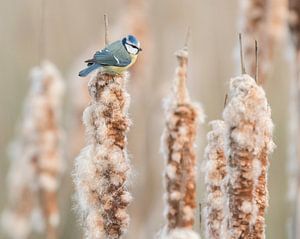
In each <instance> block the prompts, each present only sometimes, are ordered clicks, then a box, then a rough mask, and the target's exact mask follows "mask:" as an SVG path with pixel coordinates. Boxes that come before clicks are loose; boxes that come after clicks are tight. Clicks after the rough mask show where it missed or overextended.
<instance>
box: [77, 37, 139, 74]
mask: <svg viewBox="0 0 300 239" xmlns="http://www.w3.org/2000/svg"><path fill="white" fill-rule="evenodd" d="M141 50H142V49H141V48H140V43H139V41H138V40H137V39H136V37H134V36H132V35H128V36H127V37H124V38H123V39H122V40H118V41H115V42H113V43H111V44H109V45H108V46H106V47H105V48H104V49H102V50H101V51H97V52H96V53H95V54H94V57H93V59H90V60H87V61H85V62H86V63H87V68H85V69H84V70H82V71H80V72H79V76H81V77H85V76H87V75H88V74H90V73H91V72H92V71H94V70H96V69H98V68H100V70H101V71H102V72H108V73H113V74H120V73H122V72H124V71H125V70H127V69H128V68H129V67H130V66H132V65H133V64H134V63H135V61H136V59H137V56H138V54H139V52H140V51H141Z"/></svg>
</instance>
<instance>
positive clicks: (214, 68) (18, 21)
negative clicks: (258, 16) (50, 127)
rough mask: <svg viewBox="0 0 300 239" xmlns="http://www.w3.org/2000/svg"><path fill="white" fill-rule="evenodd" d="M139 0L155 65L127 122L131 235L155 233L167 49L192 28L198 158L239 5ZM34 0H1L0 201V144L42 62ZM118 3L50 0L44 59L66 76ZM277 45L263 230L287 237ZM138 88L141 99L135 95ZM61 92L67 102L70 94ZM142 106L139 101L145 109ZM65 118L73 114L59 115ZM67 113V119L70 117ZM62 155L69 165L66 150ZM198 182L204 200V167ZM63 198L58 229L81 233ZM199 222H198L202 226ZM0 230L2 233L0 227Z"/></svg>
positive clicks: (281, 63)
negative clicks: (199, 113) (201, 118)
mask: <svg viewBox="0 0 300 239" xmlns="http://www.w3.org/2000/svg"><path fill="white" fill-rule="evenodd" d="M146 4H147V14H148V15H149V19H148V20H149V23H150V25H149V28H150V29H151V30H152V37H153V38H152V41H153V43H154V44H153V48H152V50H151V51H152V54H153V59H152V60H153V64H151V63H149V65H147V66H145V67H151V69H152V70H151V75H149V76H148V77H146V79H138V80H139V81H143V80H147V81H148V82H146V83H145V84H140V88H138V89H136V90H137V91H139V92H140V94H137V93H133V95H132V108H131V118H132V120H133V122H134V124H133V126H132V128H131V132H130V139H129V148H130V154H131V156H132V158H133V167H134V172H135V176H134V178H133V182H132V188H133V190H134V198H135V200H134V202H133V203H132V206H131V211H132V215H133V219H132V224H131V227H130V232H129V236H128V237H127V238H131V239H140V238H145V239H150V238H153V236H154V234H155V233H156V231H158V230H159V229H160V228H161V226H162V225H163V222H164V220H163V215H162V211H163V200H162V193H163V187H162V176H161V175H162V171H163V165H164V163H163V158H162V156H161V154H160V152H159V149H160V146H159V144H160V134H161V132H162V128H163V111H162V107H161V101H162V98H163V97H164V96H165V95H166V94H167V93H168V90H169V88H170V86H171V82H172V77H173V74H174V67H175V66H176V61H175V58H174V55H173V53H174V51H175V50H176V49H178V48H180V47H181V46H182V45H183V42H184V37H185V32H186V28H187V26H188V25H189V26H190V27H191V31H192V34H191V40H190V72H189V82H188V86H189V89H190V94H191V96H192V98H193V99H194V100H196V101H199V102H201V103H202V105H203V107H204V110H205V114H206V115H207V117H206V123H205V124H204V125H202V126H201V127H200V131H199V132H200V135H199V139H198V141H197V143H198V146H199V147H198V148H197V151H198V155H199V157H198V160H199V164H200V163H201V161H202V160H203V156H202V155H203V147H204V145H205V143H206V139H205V133H206V132H207V130H208V129H209V127H208V124H207V122H208V121H210V120H213V119H217V118H219V117H220V116H221V112H222V108H223V101H224V95H225V92H226V89H227V88H226V87H227V83H228V80H229V78H230V77H232V76H234V75H235V70H236V69H237V66H236V65H235V61H234V49H235V46H236V43H237V30H236V29H237V27H236V26H237V21H238V11H239V9H238V1H237V0H228V1H220V0H164V1H160V0H149V1H146ZM40 6H41V1H40V0H10V1H4V0H0V47H1V54H0V104H1V107H0V114H1V117H0V132H1V133H0V147H1V161H0V188H1V193H0V210H2V209H3V207H4V206H5V199H6V193H5V192H6V191H5V187H6V186H5V177H6V172H7V169H8V165H9V161H8V158H7V154H6V149H7V145H8V143H9V142H10V141H11V140H12V138H13V135H14V132H15V130H14V129H15V125H16V123H17V122H18V119H19V117H20V115H21V109H22V103H23V102H22V101H23V99H24V96H25V95H26V92H27V89H28V87H29V81H28V74H29V70H30V68H31V67H33V66H35V65H37V64H39V58H38V55H39V52H38V49H39V48H38V40H39V29H40ZM125 11H127V8H126V1H121V0H118V1H117V0H116V1H112V0H110V1H108V0H107V1H106V0H85V1H83V0H81V1H79V0H75V1H74V0H51V1H50V0H49V1H47V7H46V19H45V22H46V24H45V36H46V39H45V55H46V58H47V59H50V60H51V61H52V62H54V63H55V64H56V65H57V66H58V68H59V69H60V70H61V72H62V74H63V75H64V76H65V77H67V76H68V75H70V69H71V67H72V65H73V63H74V62H75V61H76V59H78V57H79V56H80V55H81V54H82V53H83V52H85V51H86V50H87V49H88V48H90V47H91V46H94V45H95V44H98V45H99V46H101V45H102V44H103V22H102V19H103V14H104V13H108V14H109V18H110V25H111V27H113V26H116V25H118V24H120V23H119V22H118V21H119V19H120V17H119V16H120V15H122V14H124V12H125ZM123 34H126V32H120V33H119V36H121V35H123ZM142 44H143V43H142ZM147 50H148V52H147ZM281 52H282V53H281V54H279V56H278V59H276V68H275V70H274V72H273V73H272V77H271V78H272V79H271V80H270V81H268V83H267V85H266V90H267V94H268V97H269V102H270V104H271V107H272V114H273V119H274V122H275V126H276V127H275V135H274V140H275V142H276V144H277V146H278V147H277V149H276V151H275V152H274V154H273V156H272V159H271V167H270V174H269V190H270V207H269V210H268V214H267V238H268V239H283V238H287V232H286V224H287V210H288V205H287V202H286V195H287V175H286V164H287V129H288V127H287V122H288V107H287V105H288V103H287V100H288V88H289V78H290V77H289V76H290V74H289V73H288V66H287V65H288V63H287V60H286V55H287V54H286V52H287V49H286V47H285V46H284V47H282V50H281ZM92 53H93V52H90V54H92ZM142 54H146V55H147V54H150V52H149V49H144V51H143V52H142ZM82 66H83V64H82ZM78 70H79V69H78ZM68 82H69V83H70V82H71V81H68ZM129 91H131V87H130V85H129ZM67 93H68V94H69V93H70V92H67ZM141 96H143V97H145V99H146V100H145V99H144V100H139V99H138V97H141ZM65 101H66V102H67V101H68V100H67V98H66V99H65ZM141 104H142V105H141ZM65 105H66V108H67V107H70V106H68V105H67V104H65ZM139 109H143V113H141V112H140V110H139ZM66 111H67V109H66ZM66 111H65V112H66ZM64 118H65V119H68V120H72V119H69V118H67V117H66V116H65V115H64ZM66 121H67V120H65V125H66V124H68V123H69V122H66ZM68 162H69V165H72V159H68ZM198 184H199V190H198V195H199V198H200V199H199V200H200V202H202V201H203V180H202V177H201V174H200V176H199V180H198ZM63 185H64V187H68V188H62V191H71V188H70V187H71V186H72V184H70V177H69V172H68V175H67V176H66V179H65V182H64V184H63ZM69 197H70V195H68V197H65V196H64V197H61V199H60V201H61V205H62V207H63V212H62V213H63V214H64V217H63V226H62V228H61V236H60V238H64V239H68V238H72V239H76V238H81V236H80V227H79V225H78V224H76V221H75V219H74V213H73V212H72V211H71V205H70V200H69V199H67V198H69ZM66 205H67V206H66ZM198 224H199V223H197V230H199V228H200V226H199V225H198ZM202 229H203V226H202ZM0 238H5V237H4V235H2V234H1V233H0ZM37 238H39V237H37Z"/></svg>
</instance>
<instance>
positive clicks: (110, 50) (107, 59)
mask: <svg viewBox="0 0 300 239" xmlns="http://www.w3.org/2000/svg"><path fill="white" fill-rule="evenodd" d="M85 62H87V63H88V64H93V63H97V64H99V65H102V66H119V67H124V66H127V65H129V64H130V63H131V58H130V56H129V54H128V53H127V52H126V50H125V48H124V46H123V44H122V43H121V42H120V41H117V42H113V43H112V44H111V45H110V46H109V47H105V48H104V49H103V50H101V51H97V52H96V53H95V55H94V57H93V59H90V60H87V61H85Z"/></svg>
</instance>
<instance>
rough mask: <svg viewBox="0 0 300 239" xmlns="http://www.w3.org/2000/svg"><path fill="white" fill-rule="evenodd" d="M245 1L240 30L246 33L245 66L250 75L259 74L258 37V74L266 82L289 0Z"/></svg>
mask: <svg viewBox="0 0 300 239" xmlns="http://www.w3.org/2000/svg"><path fill="white" fill-rule="evenodd" d="M240 2H241V11H240V12H241V22H240V31H241V32H242V33H243V36H244V37H243V39H244V52H245V66H246V69H247V72H249V74H250V75H252V76H254V75H256V57H255V47H254V40H257V42H258V44H259V52H258V56H259V62H260V63H259V68H258V70H259V71H258V75H259V79H260V81H261V82H262V83H264V82H265V81H266V79H267V77H268V74H269V71H270V66H271V64H272V61H273V59H274V55H275V54H274V52H275V51H276V48H277V46H278V44H280V42H281V41H282V39H283V36H284V31H285V25H286V17H287V0H243V1H240Z"/></svg>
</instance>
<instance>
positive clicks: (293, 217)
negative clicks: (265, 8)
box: [288, 0, 300, 239]
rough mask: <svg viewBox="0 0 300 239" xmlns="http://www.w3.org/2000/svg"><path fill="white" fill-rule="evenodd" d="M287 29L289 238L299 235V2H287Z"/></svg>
mask: <svg viewBox="0 0 300 239" xmlns="http://www.w3.org/2000/svg"><path fill="white" fill-rule="evenodd" d="M289 28H290V33H291V38H292V42H293V45H294V50H295V51H294V52H295V54H293V56H294V59H292V62H293V64H292V65H293V66H294V67H293V70H294V74H293V79H292V80H291V85H290V104H289V107H290V122H289V126H290V135H289V136H290V140H289V148H290V149H289V152H290V155H289V164H288V170H289V171H288V174H289V197H288V199H289V205H291V207H290V218H289V220H290V222H289V224H290V225H289V226H290V228H289V233H290V234H289V238H291V239H294V238H297V237H298V235H300V234H299V233H300V180H299V178H300V177H299V176H300V171H299V170H300V137H299V135H300V127H299V124H300V82H299V73H300V67H299V66H300V2H299V1H297V0H289Z"/></svg>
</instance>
